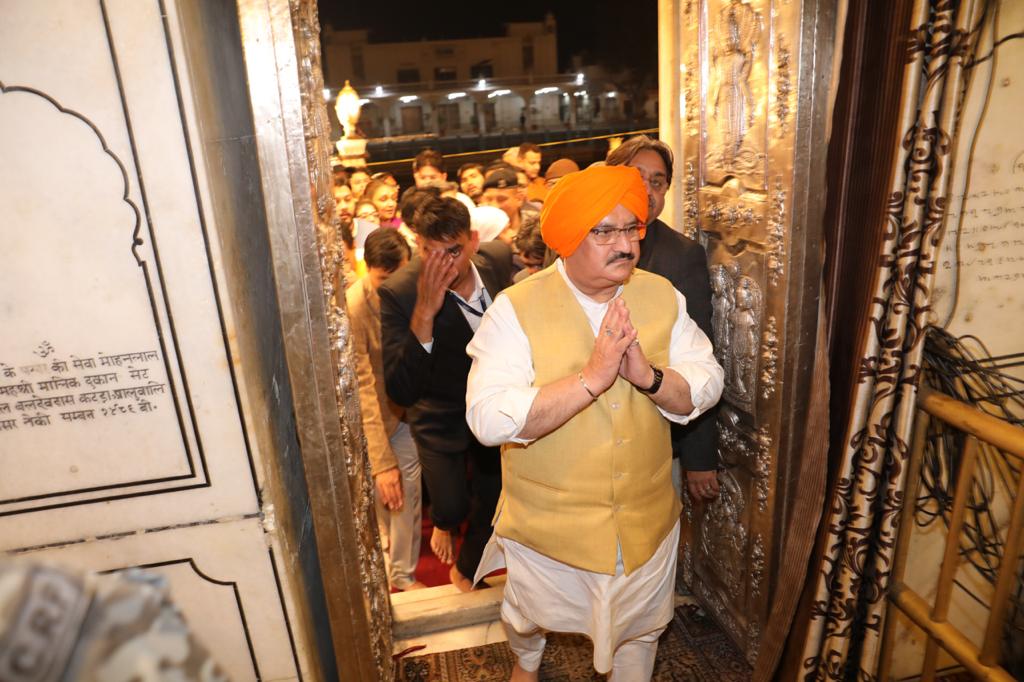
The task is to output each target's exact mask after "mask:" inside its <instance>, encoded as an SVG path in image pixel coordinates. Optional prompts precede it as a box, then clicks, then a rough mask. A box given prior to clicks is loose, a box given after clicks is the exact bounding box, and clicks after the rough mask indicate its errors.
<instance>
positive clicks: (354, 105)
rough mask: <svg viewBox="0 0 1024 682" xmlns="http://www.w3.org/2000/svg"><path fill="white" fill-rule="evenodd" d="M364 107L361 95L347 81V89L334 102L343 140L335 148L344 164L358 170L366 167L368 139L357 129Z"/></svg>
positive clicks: (342, 90)
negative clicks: (360, 113) (360, 99)
mask: <svg viewBox="0 0 1024 682" xmlns="http://www.w3.org/2000/svg"><path fill="white" fill-rule="evenodd" d="M362 106H363V105H362V104H360V103H359V93H358V92H356V89H355V88H353V87H352V85H351V84H350V83H349V82H348V81H345V87H343V88H342V89H341V90H340V91H339V92H338V98H337V99H336V100H335V101H334V111H335V113H337V114H338V123H340V124H341V129H342V136H341V139H340V140H338V141H337V142H336V143H335V146H336V147H337V148H338V156H340V157H341V160H342V163H344V164H345V165H346V166H355V167H356V168H362V167H363V166H365V165H366V139H365V138H363V137H362V136H360V135H359V132H358V130H357V129H356V123H358V122H359V111H360V109H362Z"/></svg>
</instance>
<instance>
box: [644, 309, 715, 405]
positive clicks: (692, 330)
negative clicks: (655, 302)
mask: <svg viewBox="0 0 1024 682" xmlns="http://www.w3.org/2000/svg"><path fill="white" fill-rule="evenodd" d="M676 304H677V306H678V314H677V315H676V321H675V324H674V325H672V335H671V338H670V340H669V351H668V358H669V360H668V367H667V369H670V370H672V371H674V372H677V373H679V375H680V376H682V377H683V378H684V379H686V382H687V383H688V384H690V399H691V400H692V401H693V412H691V413H690V414H686V415H681V414H673V413H671V412H666V411H665V410H662V409H661V408H660V407H659V408H658V409H659V410H660V411H661V413H662V414H663V415H664V416H665V418H666V419H668V420H669V421H673V422H676V423H678V424H686V423H687V422H689V421H690V420H691V419H693V418H695V417H696V416H697V415H699V414H701V413H702V412H705V411H706V410H708V409H710V408H711V407H713V406H714V405H715V403H717V402H718V399H719V398H720V397H721V396H722V389H723V388H724V386H725V372H724V371H722V367H721V366H720V365H719V364H718V361H717V360H715V352H714V348H713V347H712V345H711V340H710V339H708V337H707V334H705V333H704V332H702V331H701V329H700V327H698V326H697V323H696V322H694V321H693V318H691V317H690V316H689V315H688V314H687V313H686V299H685V298H683V295H682V294H681V293H679V292H678V291H677V292H676Z"/></svg>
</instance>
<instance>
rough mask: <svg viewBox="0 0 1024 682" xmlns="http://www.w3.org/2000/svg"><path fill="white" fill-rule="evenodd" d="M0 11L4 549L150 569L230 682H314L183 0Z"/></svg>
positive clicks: (19, 5) (21, 4)
mask: <svg viewBox="0 0 1024 682" xmlns="http://www.w3.org/2000/svg"><path fill="white" fill-rule="evenodd" d="M229 5H230V6H229V10H230V11H231V12H235V13H237V10H234V9H233V7H234V5H233V3H229ZM2 6H3V21H2V22H0V45H3V46H4V47H3V49H2V50H0V150H2V152H0V154H2V157H3V163H0V206H2V209H0V253H3V254H4V257H3V262H4V267H3V268H0V292H3V295H2V300H0V329H2V330H3V331H2V333H0V471H2V472H3V475H2V476H0V551H4V552H9V553H11V554H13V555H15V556H19V557H24V558H27V559H32V560H52V561H56V562H60V563H64V564H67V565H70V566H72V567H75V568H77V569H87V570H104V571H111V570H118V569H123V568H126V567H132V566H144V567H149V568H151V569H152V570H154V571H157V572H160V573H162V574H163V575H165V576H166V577H167V579H168V581H169V582H170V585H171V588H172V595H173V597H174V599H175V600H176V601H177V602H178V603H179V604H180V605H181V607H182V609H183V611H184V614H185V617H186V620H187V621H188V622H189V623H190V624H191V625H192V627H193V628H194V629H195V630H196V631H197V632H198V633H199V635H200V638H201V639H202V640H203V641H204V642H205V643H206V644H207V646H208V647H209V648H210V650H211V651H213V652H214V653H215V656H216V658H217V659H218V661H219V662H220V663H221V665H222V666H223V667H224V669H225V670H226V672H227V673H228V674H229V675H230V677H231V678H232V679H235V680H246V679H275V680H277V679H280V680H288V679H301V678H302V677H303V675H305V676H310V675H311V674H312V675H313V676H314V677H316V675H315V673H313V672H312V670H311V667H312V666H311V664H310V663H309V658H310V653H309V651H307V647H306V645H305V641H306V638H305V637H303V636H302V633H301V632H297V631H296V628H295V627H294V625H293V622H294V620H295V617H294V614H293V613H292V612H293V611H294V605H293V598H292V596H290V595H292V594H293V593H294V590H293V589H291V588H290V587H289V581H290V578H289V575H290V574H289V572H288V571H287V570H284V567H283V566H282V562H283V559H282V557H281V552H280V539H279V538H278V537H277V536H276V533H275V529H276V527H277V524H276V522H275V516H274V512H273V509H272V507H271V506H270V505H269V504H267V503H266V502H265V500H264V497H263V492H262V491H263V484H264V482H265V477H266V476H267V471H268V469H269V468H270V467H269V465H268V463H267V458H268V457H269V456H270V454H271V453H267V452H261V451H260V447H259V443H258V441H257V440H254V439H253V438H250V433H249V432H250V430H251V429H252V427H251V421H252V417H251V415H250V414H249V409H250V408H249V404H248V402H247V400H246V396H247V395H248V389H247V387H246V385H245V383H244V381H243V380H242V378H241V377H240V376H239V373H238V372H237V368H238V365H239V363H240V361H241V359H240V358H239V357H238V355H237V351H235V350H233V349H234V348H235V347H236V343H237V340H238V339H237V334H238V331H237V329H236V326H235V323H234V321H233V319H232V315H231V301H230V300H229V299H228V296H227V293H226V291H227V288H226V287H225V285H224V272H223V269H222V266H221V261H220V254H219V252H218V248H217V244H218V243H219V239H218V234H217V232H218V224H217V221H216V219H214V214H213V213H212V212H209V211H208V208H209V207H208V206H204V201H205V202H206V203H208V202H209V187H208V185H207V183H206V180H207V174H208V173H214V174H216V173H218V172H221V173H225V172H227V169H225V168H221V169H219V171H218V169H211V168H208V167H207V165H206V159H205V158H204V157H203V154H202V149H201V148H198V147H196V146H195V145H194V144H193V139H195V138H196V137H197V127H198V125H199V124H198V122H197V121H196V120H195V119H194V109H193V105H194V97H195V92H194V91H193V87H192V84H191V82H190V80H189V76H188V73H189V71H188V68H187V63H188V58H189V56H188V54H186V53H185V51H184V48H183V39H182V27H181V25H180V24H179V21H180V17H179V14H178V12H177V7H176V4H175V3H174V2H173V1H171V0H97V1H94V2H82V1H79V0H50V1H48V2H45V3H40V2H33V1H32V0H5V2H3V4H2ZM257 227H259V226H257V225H252V226H251V228H252V229H256V228H257ZM257 331H258V330H257Z"/></svg>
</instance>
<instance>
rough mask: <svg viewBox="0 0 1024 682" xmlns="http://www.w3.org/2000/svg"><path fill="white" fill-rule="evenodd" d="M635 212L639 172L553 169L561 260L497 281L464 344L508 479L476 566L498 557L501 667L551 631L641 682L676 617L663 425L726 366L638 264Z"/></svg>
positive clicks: (674, 509) (472, 387)
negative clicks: (504, 653)
mask: <svg viewBox="0 0 1024 682" xmlns="http://www.w3.org/2000/svg"><path fill="white" fill-rule="evenodd" d="M647 209H648V201H647V191H646V188H645V186H644V181H643V179H642V177H641V175H640V173H639V172H638V171H637V170H636V169H635V168H630V167H626V166H600V167H594V168H588V169H587V170H585V171H581V172H578V173H571V174H569V175H566V176H564V177H563V178H562V179H561V180H559V182H558V184H557V185H556V186H555V188H554V190H552V192H551V194H550V195H549V196H548V199H547V201H546V202H545V205H544V210H543V212H542V214H541V233H542V235H543V238H544V241H545V242H546V243H547V245H548V246H549V247H550V248H551V249H553V250H554V251H555V252H556V253H557V254H558V256H559V258H558V260H556V261H555V263H554V264H552V265H551V266H549V267H548V268H546V269H544V270H542V271H541V272H539V273H537V274H535V275H533V276H531V277H529V278H527V279H526V280H523V281H522V282H519V283H518V284H515V285H513V286H512V287H510V288H508V289H506V290H505V291H504V292H503V293H502V294H500V295H499V296H498V297H497V298H496V299H495V301H494V303H493V304H492V305H491V306H490V307H489V308H488V310H487V312H486V314H485V315H484V317H483V320H482V321H481V324H480V328H479V329H478V330H477V333H476V335H475V336H474V337H473V340H472V341H471V342H470V344H469V346H468V348H467V352H468V353H469V355H470V357H471V358H472V360H473V364H472V367H471V369H470V373H469V378H468V381H467V390H466V420H467V423H468V424H469V426H470V429H471V430H472V431H473V433H474V434H476V437H477V438H478V439H479V441H480V442H481V443H484V444H488V445H500V446H501V466H502V481H503V488H502V494H501V498H500V500H499V502H498V505H497V508H496V511H495V517H494V534H493V535H492V537H491V540H490V541H489V542H488V545H487V548H486V549H485V552H484V557H483V559H482V560H481V563H480V567H479V568H478V570H477V577H479V576H482V575H486V574H487V573H488V572H490V571H493V570H495V569H496V568H500V567H502V566H505V567H506V568H507V571H508V576H507V582H506V585H505V593H504V599H503V602H502V606H501V618H502V622H503V624H504V626H505V631H506V633H507V635H508V639H509V645H510V646H511V648H512V651H513V652H514V653H515V654H516V656H517V663H516V666H515V668H514V669H513V674H512V679H513V680H531V679H533V680H535V679H537V670H538V668H539V667H540V662H541V657H542V655H543V651H544V646H545V642H546V640H545V636H544V633H545V632H548V631H555V632H578V633H582V634H585V635H587V636H588V637H590V639H591V640H592V641H593V644H594V667H595V668H596V669H597V671H598V672H601V673H606V672H608V671H611V672H612V679H615V680H646V679H649V678H650V676H651V671H652V670H653V666H654V657H655V653H656V651H657V643H658V636H659V635H660V634H661V632H662V631H663V630H664V629H665V627H666V626H667V625H668V623H669V622H670V621H671V619H672V614H673V592H674V585H675V568H676V558H677V554H678V541H679V512H680V501H679V496H678V495H676V494H675V490H674V489H673V487H672V480H671V462H672V446H671V440H670V437H669V423H670V422H678V423H686V422H688V421H690V420H691V419H693V418H695V417H696V416H698V415H699V414H701V413H702V412H704V411H705V410H707V409H708V408H710V407H711V406H712V405H714V404H715V403H716V402H717V401H718V399H719V397H720V395H721V392H722V387H723V381H724V377H723V371H722V368H721V367H720V366H719V365H718V363H717V362H716V361H715V357H714V352H713V349H712V346H711V342H710V341H709V340H708V337H707V336H706V335H705V334H704V332H702V331H701V330H700V328H699V327H697V325H696V324H695V323H694V322H693V320H692V319H691V318H690V317H689V315H687V312H686V299H685V298H684V297H683V296H682V295H681V294H680V293H679V292H678V291H676V290H675V289H674V288H673V287H672V285H671V283H669V281H668V280H666V279H664V278H663V277H660V276H658V275H653V274H650V273H647V272H645V271H643V270H638V269H636V268H635V264H636V261H637V256H638V252H639V241H640V239H641V238H642V237H643V234H644V230H645V226H644V222H645V220H646V218H647Z"/></svg>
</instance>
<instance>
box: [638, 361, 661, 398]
mask: <svg viewBox="0 0 1024 682" xmlns="http://www.w3.org/2000/svg"><path fill="white" fill-rule="evenodd" d="M664 378H665V372H663V371H662V370H660V369H658V368H657V367H655V366H654V365H651V380H650V383H648V384H646V386H637V387H636V389H637V390H638V391H640V392H641V393H646V394H647V395H654V394H655V393H657V392H658V390H659V389H660V388H661V382H662V380H663V379H664Z"/></svg>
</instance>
